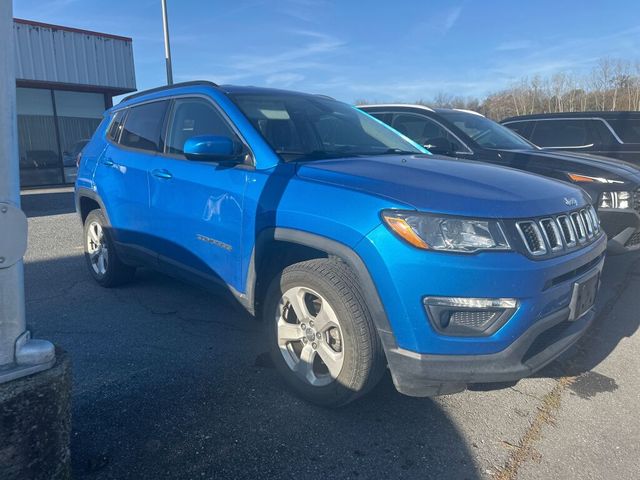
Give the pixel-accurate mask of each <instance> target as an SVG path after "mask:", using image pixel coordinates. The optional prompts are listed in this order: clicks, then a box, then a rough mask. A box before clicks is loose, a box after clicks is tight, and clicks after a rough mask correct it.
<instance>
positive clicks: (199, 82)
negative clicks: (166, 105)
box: [120, 80, 219, 103]
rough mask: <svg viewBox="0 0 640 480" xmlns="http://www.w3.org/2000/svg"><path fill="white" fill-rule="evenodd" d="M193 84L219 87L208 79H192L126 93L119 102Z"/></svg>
mask: <svg viewBox="0 0 640 480" xmlns="http://www.w3.org/2000/svg"><path fill="white" fill-rule="evenodd" d="M195 85H205V86H209V87H214V88H219V86H218V85H217V84H215V83H213V82H210V81H208V80H193V81H191V82H182V83H174V84H173V85H163V86H161V87H156V88H150V89H149V90H142V91H140V92H136V93H132V94H131V95H127V96H126V97H124V98H123V99H122V100H121V101H120V103H122V102H127V101H129V100H131V99H134V98H138V97H141V96H142V95H147V94H149V93H156V92H162V91H164V90H171V89H172V88H179V87H193V86H195Z"/></svg>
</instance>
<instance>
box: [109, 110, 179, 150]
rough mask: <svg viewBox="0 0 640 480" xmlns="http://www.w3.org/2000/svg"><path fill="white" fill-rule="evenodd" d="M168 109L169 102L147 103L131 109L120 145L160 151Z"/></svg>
mask: <svg viewBox="0 0 640 480" xmlns="http://www.w3.org/2000/svg"><path fill="white" fill-rule="evenodd" d="M166 109H167V102H153V103H145V104H144V105H140V106H138V107H132V108H130V109H129V114H128V115H127V118H126V120H125V124H124V128H123V130H122V136H121V137H120V144H122V145H124V146H126V147H131V148H140V149H142V150H150V151H154V152H158V151H160V150H161V148H160V130H161V129H162V123H163V120H164V112H165V110H166Z"/></svg>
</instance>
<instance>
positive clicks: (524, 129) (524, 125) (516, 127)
mask: <svg viewBox="0 0 640 480" xmlns="http://www.w3.org/2000/svg"><path fill="white" fill-rule="evenodd" d="M531 123H532V122H513V123H506V124H505V125H504V126H505V127H507V128H509V129H511V130H513V131H514V132H516V133H517V134H518V135H520V136H521V137H524V138H529V137H528V136H527V133H528V131H529V127H530V126H531ZM529 136H530V135H529Z"/></svg>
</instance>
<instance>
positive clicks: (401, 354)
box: [358, 229, 606, 396]
mask: <svg viewBox="0 0 640 480" xmlns="http://www.w3.org/2000/svg"><path fill="white" fill-rule="evenodd" d="M367 240H368V241H365V242H361V243H360V244H359V252H358V253H359V254H360V255H361V257H363V258H365V259H366V262H367V265H368V266H369V268H370V272H371V273H372V278H373V280H374V283H375V285H376V288H377V292H378V294H379V296H380V299H381V300H382V303H383V305H384V310H385V313H386V319H387V320H388V323H387V324H386V325H385V323H384V322H381V321H379V320H377V322H376V325H377V328H378V333H379V335H380V338H381V340H382V343H383V346H384V349H385V353H386V355H387V361H388V364H389V368H390V370H391V374H392V377H393V379H394V382H395V384H396V387H397V389H398V390H399V391H400V392H403V393H406V394H408V395H416V396H430V395H440V394H446V393H454V392H456V391H460V390H463V389H464V388H465V387H466V385H467V384H469V383H489V382H505V381H513V380H518V379H521V378H523V377H525V376H527V375H530V374H531V373H533V372H535V371H536V370H538V369H540V368H542V367H543V366H545V365H546V364H547V363H549V362H551V361H553V360H554V359H555V358H557V356H558V355H560V354H561V353H562V352H563V351H564V350H566V349H567V348H569V347H570V346H571V345H572V344H573V343H574V342H575V341H577V339H578V338H579V337H580V336H581V335H582V334H583V333H584V331H585V330H586V328H587V327H588V325H589V324H590V323H591V321H592V319H593V316H594V315H593V312H592V311H589V312H587V313H586V314H584V315H583V316H582V317H580V318H579V319H577V320H575V321H569V320H568V319H569V316H570V303H571V300H572V292H573V289H574V285H575V284H576V283H582V282H585V281H586V280H587V279H589V278H591V277H592V276H593V275H596V274H597V273H598V272H600V271H601V270H602V267H603V264H604V251H605V249H606V236H604V235H602V236H601V237H600V238H599V239H597V240H596V241H594V242H593V243H592V244H590V245H587V246H585V247H584V248H582V249H580V250H577V251H574V252H571V253H568V254H566V255H562V256H558V257H555V258H550V259H545V260H531V259H528V258H526V257H525V256H524V255H521V254H519V253H517V252H506V253H495V254H494V253H479V254H477V255H451V254H449V255H447V254H437V253H431V252H425V251H421V250H418V249H415V248H409V247H407V246H405V245H404V244H403V243H401V242H400V240H395V239H394V237H392V238H391V239H389V235H388V233H387V232H385V231H383V230H381V229H379V230H375V231H373V232H371V233H370V235H369V236H368V237H367ZM370 247H371V248H370ZM425 296H433V297H438V296H440V297H467V298H506V299H510V298H513V299H516V300H517V301H518V308H517V310H516V311H515V313H513V315H512V316H511V317H510V318H509V320H507V321H506V323H504V325H502V326H500V327H499V328H498V330H496V331H495V332H493V333H490V334H488V335H485V336H451V335H446V334H443V333H441V332H439V331H437V330H436V329H435V327H434V326H433V325H432V322H430V319H429V316H428V313H427V311H426V309H425V306H424V304H423V299H424V298H425Z"/></svg>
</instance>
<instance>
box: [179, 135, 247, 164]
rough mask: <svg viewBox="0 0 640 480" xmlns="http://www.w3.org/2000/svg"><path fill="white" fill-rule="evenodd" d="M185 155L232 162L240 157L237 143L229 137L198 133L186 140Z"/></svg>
mask: <svg viewBox="0 0 640 480" xmlns="http://www.w3.org/2000/svg"><path fill="white" fill-rule="evenodd" d="M183 152H184V156H185V157H187V158H188V159H189V160H199V161H201V162H231V161H234V160H237V159H238V157H239V153H240V152H238V149H237V148H236V144H235V143H234V142H233V140H231V139H230V138H229V137H221V136H216V135H197V136H195V137H191V138H189V139H188V140H187V141H186V142H184V147H183Z"/></svg>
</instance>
